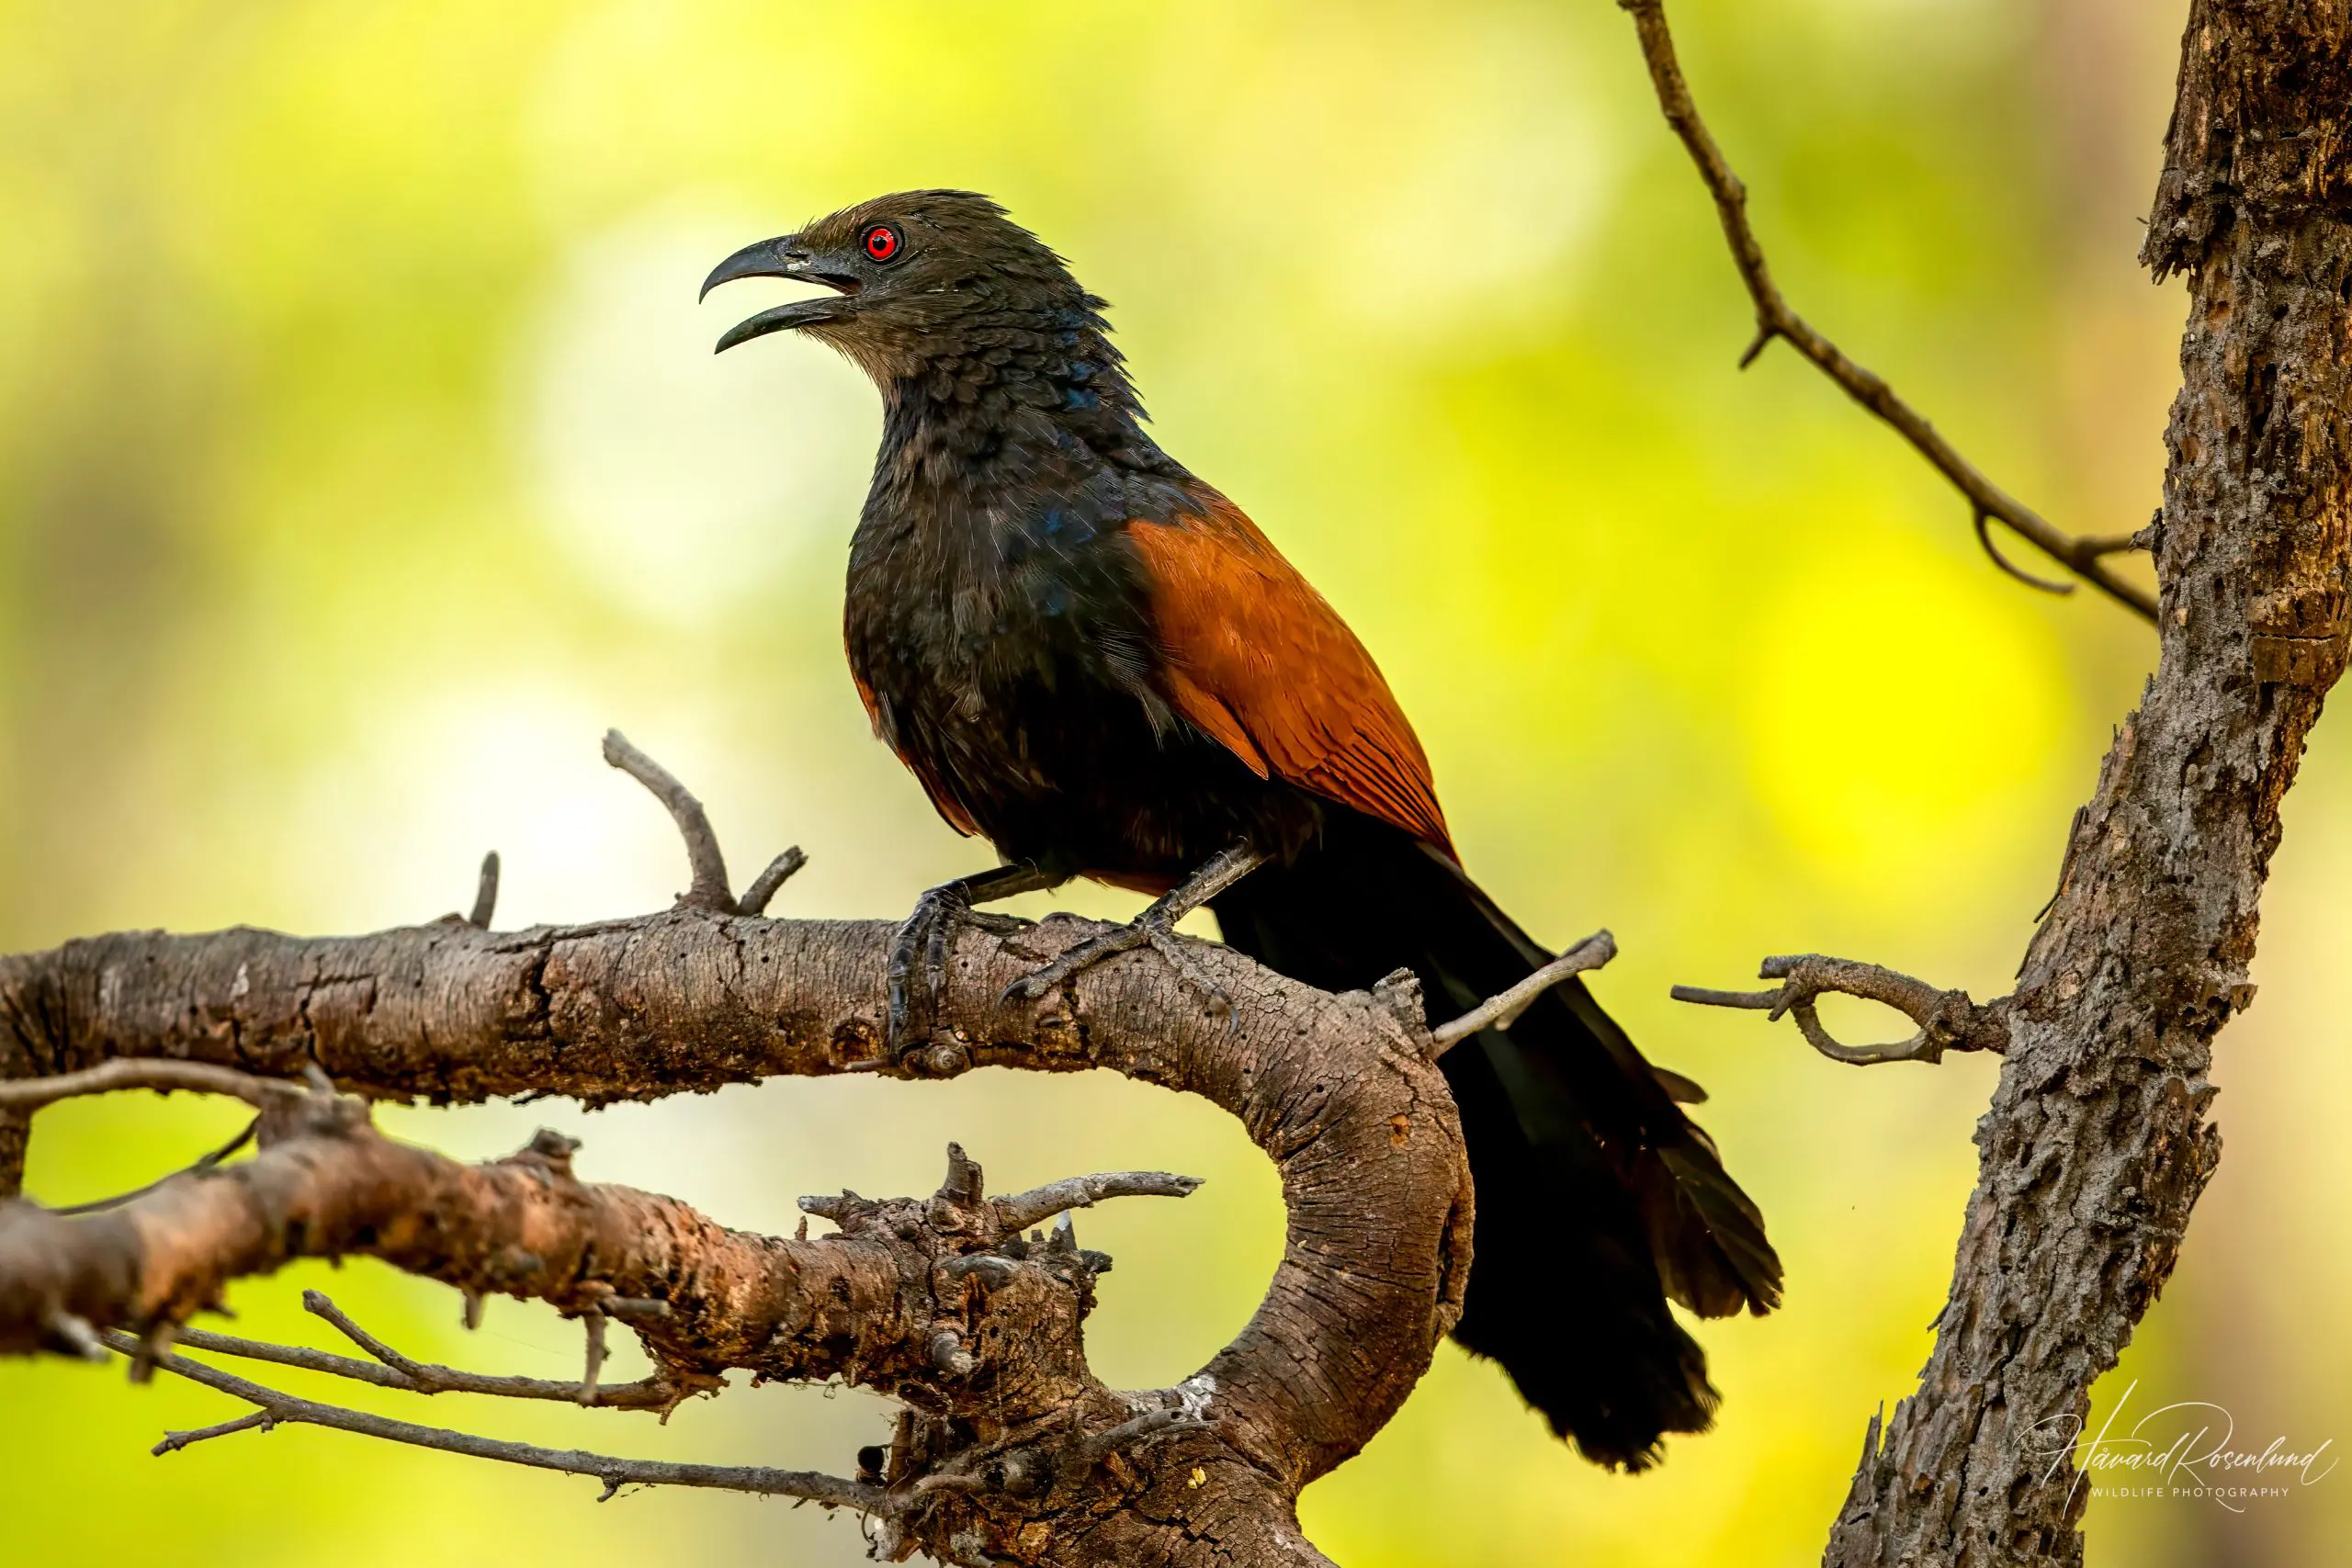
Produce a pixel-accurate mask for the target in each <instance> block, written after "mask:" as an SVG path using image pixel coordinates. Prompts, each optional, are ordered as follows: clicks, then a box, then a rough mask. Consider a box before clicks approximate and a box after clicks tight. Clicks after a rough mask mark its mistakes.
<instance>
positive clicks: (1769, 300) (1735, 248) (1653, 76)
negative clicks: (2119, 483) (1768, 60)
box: [1617, 0, 2156, 621]
mask: <svg viewBox="0 0 2352 1568" xmlns="http://www.w3.org/2000/svg"><path fill="white" fill-rule="evenodd" d="M1617 3H1618V5H1619V6H1622V7H1623V9H1625V10H1626V11H1628V12H1630V13H1631V14H1632V16H1633V18H1634V28H1635V30H1636V31H1637V32H1638V33H1639V34H1640V36H1641V44H1642V58H1643V59H1644V60H1645V62H1647V63H1648V65H1649V73H1650V83H1651V85H1653V86H1654V87H1656V88H1657V103H1658V108H1659V110H1660V111H1661V112H1662V113H1664V115H1665V116H1666V121H1667V123H1668V125H1670V126H1672V127H1673V128H1674V133H1675V134H1676V135H1677V136H1679V137H1680V138H1681V139H1682V145H1683V146H1684V147H1685V148H1686V149H1688V150H1689V152H1690V153H1691V162H1692V163H1693V164H1697V165H1698V168H1699V177H1700V178H1701V179H1702V180H1703V181H1705V182H1706V186H1707V194H1708V195H1710V196H1711V197H1713V198H1714V203H1715V214H1716V216H1717V217H1718V218H1719V219H1720V220H1722V222H1723V228H1724V240H1725V241H1726V242H1727V243H1729V245H1730V247H1731V257H1732V263H1733V265H1736V267H1738V269H1739V277H1740V281H1741V282H1742V283H1744V284H1746V285H1747V294H1748V298H1749V299H1751V300H1752V301H1753V302H1754V304H1755V306H1756V337H1755V340H1754V341H1753V342H1752V343H1750V344H1748V345H1747V352H1746V353H1745V354H1743V355H1740V357H1739V365H1740V368H1741V369H1743V370H1744V369H1746V368H1747V367H1748V366H1750V365H1752V364H1754V363H1755V361H1756V357H1757V355H1760V354H1762V353H1763V352H1764V350H1765V349H1766V348H1767V347H1769V346H1770V344H1771V342H1772V340H1773V339H1774V338H1779V339H1781V340H1782V341H1784V342H1786V343H1787V344H1789V346H1790V347H1792V348H1793V349H1795V350H1796V351H1797V352H1798V353H1799V354H1802V355H1804V356H1805V358H1806V359H1808V360H1810V361H1812V362H1813V364H1814V366H1815V367H1816V368H1818V369H1819V370H1820V371H1821V373H1822V374H1823V375H1825V376H1826V377H1828V378H1830V379H1831V380H1832V381H1835V382H1836V383H1838V386H1839V387H1840V388H1842V389H1844V390H1845V393H1846V395H1847V396H1848V397H1849V398H1851V399H1853V400H1855V401H1856V402H1858V403H1860V404H1861V405H1862V406H1863V407H1864V408H1866V409H1868V410H1870V411H1871V412H1872V413H1874V414H1876V415H1877V416H1878V417H1879V418H1880V419H1882V420H1884V421H1885V422H1886V423H1888V424H1890V425H1892V426H1893V427H1894V430H1895V432H1896V433H1897V434H1900V435H1901V436H1902V437H1903V438H1904V440H1905V441H1907V442H1909V443H1910V444H1911V446H1913V448H1914V449H1916V450H1917V452H1918V454H1919V455H1920V456H1921V457H1925V458H1926V459H1927V460H1928V463H1929V464H1930V465H1931V466H1933V468H1935V470H1936V471H1937V472H1938V473H1939V474H1941V475H1943V477H1944V478H1945V479H1948V480H1950V481H1951V486H1952V488H1953V489H1955V490H1957V491H1960V493H1961V494H1962V496H1964V497H1966V498H1967V501H1968V504H1969V507H1970V509H1971V516H1972V519H1973V523H1974V525H1975V528H1976V537H1977V542H1978V543H1980V544H1981V545H1983V546H1984V547H1985V554H1986V555H1988V556H1990V557H1991V558H1992V559H1993V563H1994V564H1995V565H1996V566H1997V567H1999V568H2000V569H2001V570H2003V571H2006V572H2007V573H2008V574H2009V575H2010V576H2011V577H2014V578H2016V579H2017V580H2018V581H2020V582H2024V583H2027V584H2029V585H2030V586H2032V587H2035V588H2039V589H2041V590H2043V591H2045V592H2053V593H2071V592H2074V584H2072V583H2069V582H2051V581H2044V580H2043V579H2041V578H2039V577H2035V576H2032V575H2031V574H2030V573H2028V572H2025V571H2022V570H2018V568H2017V567H2016V566H2015V565H2013V564H2012V563H2011V562H2010V561H2009V560H2008V559H2007V558H2005V557H2004V556H2003V555H2002V554H2001V552H2000V551H1999V550H1998V549H1996V547H1994V544H1993V536H1992V535H1991V534H1990V532H1988V531H1987V525H1988V523H1989V522H1998V523H2000V524H2001V525H2003V526H2005V527H2007V528H2008V529H2010V530H2011V531H2013V532H2014V533H2016V534H2017V535H2018V536H2019V537H2021V538H2023V539H2025V540H2026V541H2027V542H2029V543H2030V544H2031V545H2032V546H2033V547H2035V548H2037V549H2039V550H2041V552H2042V553H2043V554H2045V555H2047V556H2049V557H2050V558H2052V560H2055V561H2057V562H2058V563H2060V564H2061V565H2063V566H2064V567H2065V568H2066V570H2069V571H2071V572H2073V573H2074V574H2075V576H2076V577H2078V578H2080V579H2082V580H2083V581H2086V582H2087V583H2089V584H2091V586H2093V587H2094V588H2097V589H2098V590H2099V591H2100V592H2103V593H2105V594H2107V595H2108V596H2109V598H2112V599H2114V600H2115V601H2116V602H2117V603H2118V604H2124V605H2128V606H2129V607H2131V609H2133V610H2135V611H2137V612H2138V613H2139V614H2140V615H2143V616H2145V617H2146V618H2147V619H2149V620H2151V621H2153V620H2154V619H2155V618H2156V601H2155V600H2154V598H2153V597H2151V596H2150V595H2149V594H2148V593H2147V592H2145V591H2144V590H2143V589H2141V588H2139V587H2137V586H2135V585H2133V584H2132V583H2130V582H2127V581H2124V580H2122V579H2121V578H2120V577H2117V576H2116V575H2115V574H2114V573H2113V572H2112V571H2110V570H2109V569H2108V565H2107V558H2108V557H2109V556H2111V555H2115V554H2118V553H2120V552H2121V551H2123V550H2128V549H2133V548H2137V547H2139V543H2138V536H2136V535H2119V536H2106V537H2092V536H2077V535H2072V534H2068V533H2065V532H2064V531H2063V530H2061V529H2060V528H2058V527H2057V526H2056V525H2054V524H2052V523H2051V522H2050V521H2049V520H2048V519H2046V518H2044V517H2043V516H2042V515H2041V513H2038V512H2035V511H2034V510H2033V509H2032V508H2031V507H2030V506H2028V505H2026V504H2025V503H2024V502H2021V501H2019V500H2018V499H2017V497H2015V496H2013V495H2011V494H2010V493H2009V492H2008V491H2005V490H2003V489H2002V488H2001V487H2000V486H1999V485H1996V484H1995V483H1994V482H1993V481H1992V480H1991V479H1988V478H1986V477H1985V473H1984V471H1983V470H1982V469H1980V468H1977V467H1976V465H1974V464H1973V463H1971V462H1970V461H1969V460H1968V459H1967V458H1966V457H1962V456H1961V454H1960V452H1959V451H1958V449H1956V448H1955V447H1954V446H1952V445H1951V442H1949V441H1947V440H1945V439H1944V438H1943V436H1942V435H1941V434H1939V432H1938V431H1937V430H1936V427H1935V426H1934V425H1932V424H1929V423H1928V422H1927V420H1926V419H1925V418H1923V417H1921V415H1920V414H1919V413H1918V412H1917V411H1916V410H1914V409H1913V408H1912V407H1911V405H1910V404H1908V403H1906V402H1905V401H1904V400H1902V399H1901V398H1900V397H1897V396H1896V395H1895V392H1894V388H1892V387H1890V386H1888V385H1887V383H1886V381H1885V379H1884V378H1883V377H1881V376H1879V375H1878V374H1877V373H1875V372H1874V371H1871V370H1870V369H1867V368H1865V367H1862V366H1860V365H1858V364H1856V363H1855V362H1854V361H1853V360H1851V359H1850V358H1849V357H1847V355H1846V354H1845V351H1844V350H1842V349H1840V348H1839V347H1838V345H1837V344H1834V343H1832V342H1830V341H1829V339H1827V338H1826V337H1824V336H1823V335H1822V334H1821V333H1818V332H1816V331H1815V329H1814V328H1813V326H1812V325H1811V324H1810V323H1809V322H1807V321H1805V319H1804V317H1802V316H1800V315H1798V314H1797V313H1796V311H1795V310H1792V309H1791V308H1790V307H1789V302H1788V300H1787V299H1785V298H1784V297H1783V296H1782V295H1781V286H1780V285H1779V284H1778V283H1777V282H1775V281H1774V280H1773V277H1772V269H1771V267H1770V265H1767V263H1766V262H1765V259H1764V247H1763V246H1762V245H1761V244H1760V243H1758V241H1757V238H1756V231H1755V230H1754V229H1753V228H1752V227H1750V226H1749V224H1748V221H1747V186H1744V185H1742V184H1741V183H1740V180H1739V176H1738V175H1736V174H1734V173H1732V169H1731V164H1730V163H1729V162H1728V161H1726V160H1725V159H1724V154H1723V150H1722V149H1721V148H1720V147H1718V146H1716V145H1715V139H1714V137H1713V135H1711V134H1709V132H1708V130H1707V125H1706V122H1705V121H1704V120H1702V119H1701V118H1699V107H1698V105H1697V104H1696V103H1695V102H1693V101H1692V99H1691V88H1690V85H1689V84H1688V83H1686V82H1685V81H1684V80H1683V78H1682V67H1681V65H1680V63H1679V62H1678V61H1677V60H1676V59H1675V54H1674V35H1673V34H1672V33H1671V32H1670V31H1669V30H1668V28H1667V24H1666V6H1665V5H1664V0H1617Z"/></svg>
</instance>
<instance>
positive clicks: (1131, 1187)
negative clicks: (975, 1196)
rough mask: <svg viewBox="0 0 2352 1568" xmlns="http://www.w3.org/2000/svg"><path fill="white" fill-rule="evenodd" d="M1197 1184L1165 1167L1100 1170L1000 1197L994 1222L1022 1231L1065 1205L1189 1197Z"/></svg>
mask: <svg viewBox="0 0 2352 1568" xmlns="http://www.w3.org/2000/svg"><path fill="white" fill-rule="evenodd" d="M1200 1185H1201V1179H1200V1178H1199V1177H1197V1176H1174V1175H1170V1173H1169V1172H1167V1171H1164V1170H1103V1171H1097V1172H1095V1173H1094V1174H1093V1175H1092V1176H1071V1177H1065V1178H1063V1179H1061V1180H1059V1181H1051V1182H1047V1183H1046V1185H1045V1186H1043V1187H1033V1188H1031V1189H1030V1190H1028V1191H1026V1192H1016V1193H1014V1194H1013V1195H1012V1197H1010V1198H999V1199H998V1200H997V1201H996V1215H997V1222H998V1223H999V1224H1001V1225H1003V1226H1004V1228H1005V1229H1006V1230H1009V1231H1023V1230H1027V1229H1028V1228H1029V1227H1030V1226H1031V1225H1035V1224H1044V1223H1045V1222H1046V1221H1047V1220H1049V1219H1052V1218H1053V1217H1054V1216H1055V1215H1056V1214H1058V1213H1062V1212H1063V1211H1064V1210H1066V1209H1088V1208H1092V1207H1093V1206H1094V1205H1095V1204H1097V1203H1099V1202H1101V1201H1103V1200H1104V1199H1106V1198H1189V1197H1191V1196H1192V1195H1193V1192H1194V1191H1195V1190H1197V1189H1198V1188H1199V1187H1200Z"/></svg>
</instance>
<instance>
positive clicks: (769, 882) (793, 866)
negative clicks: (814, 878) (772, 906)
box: [735, 844, 809, 915]
mask: <svg viewBox="0 0 2352 1568" xmlns="http://www.w3.org/2000/svg"><path fill="white" fill-rule="evenodd" d="M808 863H809V857H808V856H807V855H805V854H803V853H801V852H800V846H799V845H798V844H795V845H793V846H792V847H791V848H790V849H788V850H786V851H785V852H784V853H782V854H780V855H778V856H776V857H775V859H774V860H772V861H770V862H768V868H767V869H766V870H765V871H763V872H762V873H760V874H759V875H757V876H755V877H753V878H752V886H749V887H746V888H745V889H743V897H741V898H739V899H737V900H736V901H735V912H736V913H737V914H739V915H763V914H766V913H767V908H768V904H769V902H770V901H771V900H773V899H774V898H775V895H776V890H777V889H778V888H780V887H782V886H784V885H785V884H786V882H789V881H791V880H792V875H793V874H794V873H795V872H797V871H798V870H799V869H800V868H801V867H802V866H804V865H807V864H808Z"/></svg>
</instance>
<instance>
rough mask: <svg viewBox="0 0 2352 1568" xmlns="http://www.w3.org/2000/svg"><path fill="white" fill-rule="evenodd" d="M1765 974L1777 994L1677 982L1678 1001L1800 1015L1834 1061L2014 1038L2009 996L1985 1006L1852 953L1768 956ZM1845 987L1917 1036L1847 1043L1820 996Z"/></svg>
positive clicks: (1913, 1056) (1908, 1058)
mask: <svg viewBox="0 0 2352 1568" xmlns="http://www.w3.org/2000/svg"><path fill="white" fill-rule="evenodd" d="M1758 977H1759V978H1762V979H1766V980H1778V981H1780V982H1781V984H1780V985H1778V986H1776V987H1773V988H1772V989H1771V990H1769V991H1710V990H1704V989H1702V988H1701V987H1697V986H1677V987H1674V993H1673V995H1674V999H1675V1000H1676V1001H1678V1002H1696V1003H1698V1004H1700V1005H1701V1006H1702V1007H1716V1008H1752V1009H1755V1010H1758V1011H1763V1010H1770V1013H1771V1015H1772V1020H1773V1021H1775V1022H1778V1021H1780V1018H1781V1014H1782V1013H1792V1014H1794V1015H1795V1018H1796V1021H1797V1029H1798V1032H1801V1033H1802V1034H1804V1037H1805V1041H1806V1043H1808V1044H1810V1045H1811V1046H1812V1047H1813V1048H1814V1049H1815V1050H1816V1051H1818V1052H1820V1053H1821V1054H1822V1055H1825V1056H1826V1057H1828V1058H1829V1059H1830V1060H1831V1061H1833V1062H1845V1063H1848V1064H1849V1065H1851V1066H1872V1065H1874V1064H1876V1063H1880V1062H1937V1061H1941V1060H1942V1059H1943V1054H1944V1053H1945V1052H1947V1051H1994V1052H1999V1051H2006V1050H2007V1049H2008V1043H2009V1026H2008V1010H2009V999H2008V998H2006V997H2004V998H2000V999H1999V1000H1997V1001H1991V1002H1986V1003H1985V1004H1984V1005H1983V1006H1981V1007H1980V1006H1978V1005H1977V1004H1976V1003H1975V1002H1974V1001H1973V1000H1971V999H1970V998H1969V995H1968V993H1967V992H1966V991H1939V990H1938V989H1937V988H1936V987H1933V986H1930V985H1928V983H1927V982H1926V981H1925V980H1915V979H1913V978H1912V977H1911V976H1908V975H1899V974H1897V973H1895V972H1894V970H1892V969H1882V968H1880V967H1879V966H1878V965H1877V964H1857V963H1855V962H1854V961H1853V960H1852V959H1850V958H1825V957H1823V956H1822V955H1821V954H1820V953H1795V954H1792V955H1791V956H1788V957H1784V958H1768V959H1766V960H1765V961H1764V963H1763V965H1762V967H1761V968H1760V969H1759V970H1758ZM1829 991H1837V992H1840V993H1842V994H1844V995H1846V996H1849V997H1860V998H1865V999H1866V1000H1869V1001H1874V1002H1883V1003H1885V1004H1886V1005H1887V1006H1888V1007H1891V1008H1893V1009H1894V1010H1896V1011H1898V1012H1900V1013H1903V1014H1905V1016H1907V1017H1908V1018H1909V1019H1910V1020H1911V1021H1912V1022H1914V1023H1916V1024H1917V1025H1918V1026H1919V1031H1918V1032H1917V1033H1916V1034H1914V1035H1913V1036H1912V1037H1911V1038H1910V1039H1908V1040H1905V1041H1903V1042H1900V1043H1896V1044H1892V1045H1847V1044H1843V1043H1840V1042H1839V1041H1838V1040H1837V1039H1836V1038H1835V1037H1833V1036H1832V1035H1831V1034H1830V1032H1829V1031H1828V1030H1826V1029H1825V1028H1823V1027H1822V1023H1821V1015H1820V1014H1819V1013H1818V1012H1817V1011H1816V1010H1815V1008H1814V1000H1815V998H1818V997H1820V996H1821V995H1823V994H1824V993H1825V992H1829Z"/></svg>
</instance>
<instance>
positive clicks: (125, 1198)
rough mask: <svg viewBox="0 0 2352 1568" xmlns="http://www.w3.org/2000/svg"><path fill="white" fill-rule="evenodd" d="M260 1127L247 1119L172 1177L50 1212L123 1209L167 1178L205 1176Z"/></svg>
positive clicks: (251, 1139) (257, 1123) (93, 1211)
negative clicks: (239, 1129)
mask: <svg viewBox="0 0 2352 1568" xmlns="http://www.w3.org/2000/svg"><path fill="white" fill-rule="evenodd" d="M260 1126H261V1122H259V1121H258V1120H255V1121H252V1122H246V1123H245V1130H244V1131H243V1132H242V1133H240V1134H237V1135H236V1136H235V1137H233V1138H232V1139H230V1140H229V1141H228V1142H227V1143H225V1144H223V1145H220V1147H219V1148H217V1149H214V1150H213V1151H212V1152H211V1153H210V1154H208V1155H206V1156H203V1157H202V1158H200V1159H198V1161H197V1162H196V1163H195V1164H194V1165H190V1166H184V1167H182V1168H180V1169H178V1170H175V1171H173V1172H172V1173H171V1174H170V1175H168V1176H159V1177H157V1178H156V1179H154V1180H153V1181H150V1182H148V1183H147V1184H146V1185H145V1186H143V1187H134V1188H132V1189H131V1190H130V1191H128V1192H118V1193H116V1194H115V1195H114V1196H113V1197H111V1198H93V1199H92V1200H90V1201H88V1202H86V1203H68V1204H65V1205H64V1206H63V1207H62V1208H55V1209H51V1210H50V1213H52V1214H96V1213H101V1212H103V1211H105V1210H107V1209H116V1208H120V1207H121V1206H122V1205H123V1204H125V1203H128V1202H130V1201H133V1200H134V1199H139V1198H144V1197H145V1196H147V1194H148V1193H150V1192H153V1191H154V1190H155V1189H157V1188H158V1187H161V1186H163V1185H164V1183H165V1182H166V1181H177V1180H178V1179H180V1178H181V1177H183V1176H202V1175H204V1174H205V1173H206V1172H207V1171H209V1170H210V1169H212V1168H213V1167H215V1166H217V1165H219V1164H220V1162H221V1161H222V1160H224V1159H227V1158H228V1157H229V1156H231V1155H232V1154H235V1153H236V1152H237V1151H238V1150H239V1149H242V1148H243V1147H244V1146H245V1145H247V1144H250V1143H252V1142H253V1141H254V1131H255V1130H256V1129H258V1128H259V1127H260Z"/></svg>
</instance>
